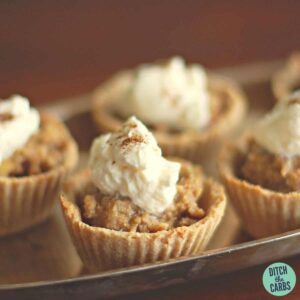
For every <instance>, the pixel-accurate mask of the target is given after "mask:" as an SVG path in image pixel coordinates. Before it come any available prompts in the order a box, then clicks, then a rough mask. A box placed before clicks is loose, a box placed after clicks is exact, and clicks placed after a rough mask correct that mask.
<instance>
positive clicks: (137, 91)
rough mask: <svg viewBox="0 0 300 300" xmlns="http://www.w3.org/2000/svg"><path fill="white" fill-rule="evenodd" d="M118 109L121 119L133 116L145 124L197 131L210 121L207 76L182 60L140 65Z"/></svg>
mask: <svg viewBox="0 0 300 300" xmlns="http://www.w3.org/2000/svg"><path fill="white" fill-rule="evenodd" d="M118 108H119V109H118V110H119V113H120V114H122V115H123V116H128V115H136V116H137V117H138V118H139V119H141V120H143V122H145V123H147V124H154V125H155V124H166V125H169V126H170V127H172V128H177V129H197V130H199V129H201V128H203V127H205V126H206V125H207V124H208V122H209V120H210V105H209V96H208V89H207V76H206V73H205V71H204V69H203V67H201V66H200V65H196V64H194V65H190V66H187V65H186V64H185V62H184V60H183V59H182V58H181V57H173V58H171V59H170V60H169V61H167V62H166V63H165V64H146V65H142V66H140V67H138V68H137V70H136V72H135V76H134V79H133V80H132V83H131V86H130V88H129V91H128V93H127V95H125V100H124V99H122V105H120V103H119V107H118Z"/></svg>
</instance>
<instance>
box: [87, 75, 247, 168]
mask: <svg viewBox="0 0 300 300" xmlns="http://www.w3.org/2000/svg"><path fill="white" fill-rule="evenodd" d="M134 74H135V70H133V69H132V70H125V71H121V72H119V73H117V74H116V75H114V76H113V77H112V78H111V79H109V80H108V81H107V82H105V83H104V84H102V85H101V86H100V87H98V88H97V89H96V90H95V92H94V93H93V95H92V103H93V104H92V115H93V119H94V121H95V123H96V126H97V128H98V129H99V131H100V132H102V133H103V132H108V131H115V130H117V129H118V128H119V127H120V125H121V124H122V122H123V121H124V119H123V118H122V117H121V116H120V115H118V114H117V113H115V111H114V110H113V108H112V106H113V105H114V104H113V103H115V102H116V101H119V100H120V99H122V97H123V95H124V93H126V91H127V90H128V88H129V87H130V86H131V84H132V81H133V78H134V76H135V75H134ZM199 88H200V87H199ZM208 92H209V100H210V111H211V119H210V122H209V124H208V125H207V126H206V127H204V128H203V129H202V130H200V129H199V130H192V129H180V130H178V129H174V128H172V127H170V126H168V125H166V124H147V125H148V127H149V128H150V129H151V130H152V132H153V133H154V135H155V137H156V139H157V141H158V144H159V145H160V147H161V148H162V150H163V153H164V154H165V155H167V156H179V157H183V158H186V159H190V160H192V161H195V162H199V161H200V162H202V163H203V162H207V160H208V158H210V157H211V156H212V153H214V152H215V151H216V149H218V146H219V145H220V143H221V142H222V141H223V140H224V139H226V137H227V136H228V135H229V134H230V133H232V131H233V130H234V129H236V128H237V126H238V124H239V123H240V121H241V120H242V119H243V117H244V115H245V112H246V100H245V95H244V93H243V92H242V91H241V89H240V88H239V87H238V85H237V84H236V83H235V82H233V81H232V80H230V79H227V78H223V77H221V76H218V75H215V74H211V73H209V75H208ZM150 113H151V111H149V114H150ZM142 121H143V120H142Z"/></svg>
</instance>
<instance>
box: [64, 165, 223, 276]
mask: <svg viewBox="0 0 300 300" xmlns="http://www.w3.org/2000/svg"><path fill="white" fill-rule="evenodd" d="M180 162H181V165H182V170H181V175H180V181H179V183H178V186H177V187H178V193H177V196H176V197H177V200H176V206H175V207H172V208H171V209H169V210H167V211H166V212H165V213H164V214H163V215H162V216H161V217H160V218H158V219H155V218H154V217H151V216H150V215H149V214H147V213H145V212H143V211H142V210H141V209H139V208H138V207H136V206H134V205H132V204H130V202H129V201H127V202H126V200H124V199H122V198H118V197H117V198H112V197H108V196H105V195H101V193H100V192H99V191H97V189H96V188H95V186H93V184H92V183H91V181H90V174H89V171H87V170H85V171H82V172H81V173H79V174H77V175H76V176H74V177H72V178H70V179H69V180H68V181H67V182H66V184H65V189H64V195H62V196H61V205H62V208H63V211H64V215H65V219H66V221H67V224H68V227H69V230H70V232H71V235H72V238H73V241H74V244H75V246H76V248H77V251H78V253H79V255H80V257H81V259H82V261H83V263H84V264H85V265H86V266H87V267H88V268H89V269H91V270H93V271H97V270H98V271H99V270H107V269H112V268H120V267H128V266H131V265H138V264H144V263H150V262H155V261H160V260H166V259H169V258H176V257H179V256H186V255H192V254H197V253H199V252H201V251H203V250H204V249H205V247H206V245H207V244H208V242H209V240H210V238H211V236H212V235H213V233H214V231H215V229H216V227H217V226H218V224H219V223H220V221H221V219H222V216H223V214H224V209H225V203H226V198H225V194H224V190H223V188H222V186H221V185H220V184H218V183H217V182H215V181H214V180H212V179H209V178H205V177H204V176H203V174H202V172H201V171H200V168H198V167H195V166H192V165H191V164H189V163H188V162H185V161H180ZM200 183H201V184H200ZM96 199H97V200H96ZM197 204H198V205H197ZM179 213H180V214H182V216H179Z"/></svg>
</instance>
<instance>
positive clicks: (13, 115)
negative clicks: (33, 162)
mask: <svg viewBox="0 0 300 300" xmlns="http://www.w3.org/2000/svg"><path fill="white" fill-rule="evenodd" d="M39 125H40V115H39V113H38V111H37V110H36V109H34V108H30V104H29V101H28V99H27V98H24V97H22V96H19V95H14V96H11V97H10V98H9V99H7V100H0V163H1V162H2V161H3V160H5V159H7V158H9V157H10V156H11V155H12V154H13V153H14V152H15V151H16V150H17V149H19V148H21V147H22V146H24V145H25V144H26V142H27V141H28V139H29V138H30V136H31V135H32V134H34V133H36V132H37V130H38V128H39Z"/></svg>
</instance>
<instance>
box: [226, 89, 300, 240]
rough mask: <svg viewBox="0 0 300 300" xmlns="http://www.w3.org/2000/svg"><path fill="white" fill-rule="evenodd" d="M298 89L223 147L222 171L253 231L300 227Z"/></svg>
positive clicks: (259, 233) (262, 232) (262, 233)
mask: <svg viewBox="0 0 300 300" xmlns="http://www.w3.org/2000/svg"><path fill="white" fill-rule="evenodd" d="M299 126H300V94H299V93H295V94H293V95H291V96H290V98H289V99H288V100H286V101H281V102H279V103H278V104H277V105H276V106H275V107H274V109H273V110H272V111H271V112H270V113H269V114H267V115H266V116H265V117H264V118H262V119H261V120H260V121H259V122H257V123H256V124H254V125H253V127H252V128H251V129H250V130H249V133H248V134H247V135H246V136H245V137H243V138H242V139H241V140H240V141H239V142H238V143H237V144H236V145H234V146H231V147H228V148H227V149H225V150H224V151H223V154H222V156H221V159H220V173H221V176H222V179H223V181H224V183H225V186H226V188H227V190H228V193H229V195H230V198H231V200H232V202H233V204H234V206H235V208H236V209H237V211H238V213H239V215H240V216H241V219H242V221H243V222H244V225H245V227H246V229H247V230H248V231H249V232H250V233H251V234H252V235H254V236H255V237H262V236H268V235H272V234H275V233H281V232H285V231H288V230H291V229H295V228H298V227H300V216H299V214H298V211H299V209H300V130H299V128H300V127H299Z"/></svg>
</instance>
